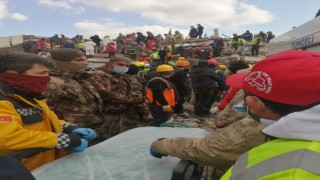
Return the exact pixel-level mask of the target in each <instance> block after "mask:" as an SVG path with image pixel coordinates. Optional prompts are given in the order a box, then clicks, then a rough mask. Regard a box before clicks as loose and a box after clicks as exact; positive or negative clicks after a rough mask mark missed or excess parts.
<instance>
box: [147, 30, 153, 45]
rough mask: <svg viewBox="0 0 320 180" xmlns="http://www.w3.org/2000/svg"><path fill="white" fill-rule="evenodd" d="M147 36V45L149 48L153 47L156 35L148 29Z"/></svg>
mask: <svg viewBox="0 0 320 180" xmlns="http://www.w3.org/2000/svg"><path fill="white" fill-rule="evenodd" d="M147 35H148V36H147V37H146V45H147V48H148V49H152V47H153V41H154V36H153V34H152V32H150V31H147Z"/></svg>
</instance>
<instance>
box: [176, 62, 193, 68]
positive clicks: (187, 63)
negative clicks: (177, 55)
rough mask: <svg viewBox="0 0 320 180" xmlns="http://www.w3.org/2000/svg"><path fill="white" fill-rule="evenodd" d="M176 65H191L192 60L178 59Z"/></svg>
mask: <svg viewBox="0 0 320 180" xmlns="http://www.w3.org/2000/svg"><path fill="white" fill-rule="evenodd" d="M176 65H177V66H179V67H187V66H190V62H189V61H185V60H178V61H177V62H176Z"/></svg>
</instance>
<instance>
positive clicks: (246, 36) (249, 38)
mask: <svg viewBox="0 0 320 180" xmlns="http://www.w3.org/2000/svg"><path fill="white" fill-rule="evenodd" d="M241 38H242V39H244V40H246V41H249V42H250V41H252V38H253V35H252V33H251V32H250V31H249V30H247V31H246V32H245V33H243V34H242V35H241Z"/></svg>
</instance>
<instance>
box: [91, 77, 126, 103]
mask: <svg viewBox="0 0 320 180" xmlns="http://www.w3.org/2000/svg"><path fill="white" fill-rule="evenodd" d="M111 78H112V77H108V76H107V75H104V74H103V73H100V72H96V73H94V74H92V76H91V77H90V79H89V81H90V83H91V84H92V85H93V86H94V87H95V88H96V89H97V90H98V91H99V93H100V95H101V96H102V97H107V98H108V99H112V100H114V101H118V102H122V103H132V98H129V97H127V96H125V97H124V96H122V95H121V94H119V93H118V92H116V91H112V89H111V86H112V85H111Z"/></svg>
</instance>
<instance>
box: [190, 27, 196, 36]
mask: <svg viewBox="0 0 320 180" xmlns="http://www.w3.org/2000/svg"><path fill="white" fill-rule="evenodd" d="M189 36H190V38H197V29H196V28H195V27H194V26H190V31H189Z"/></svg>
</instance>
